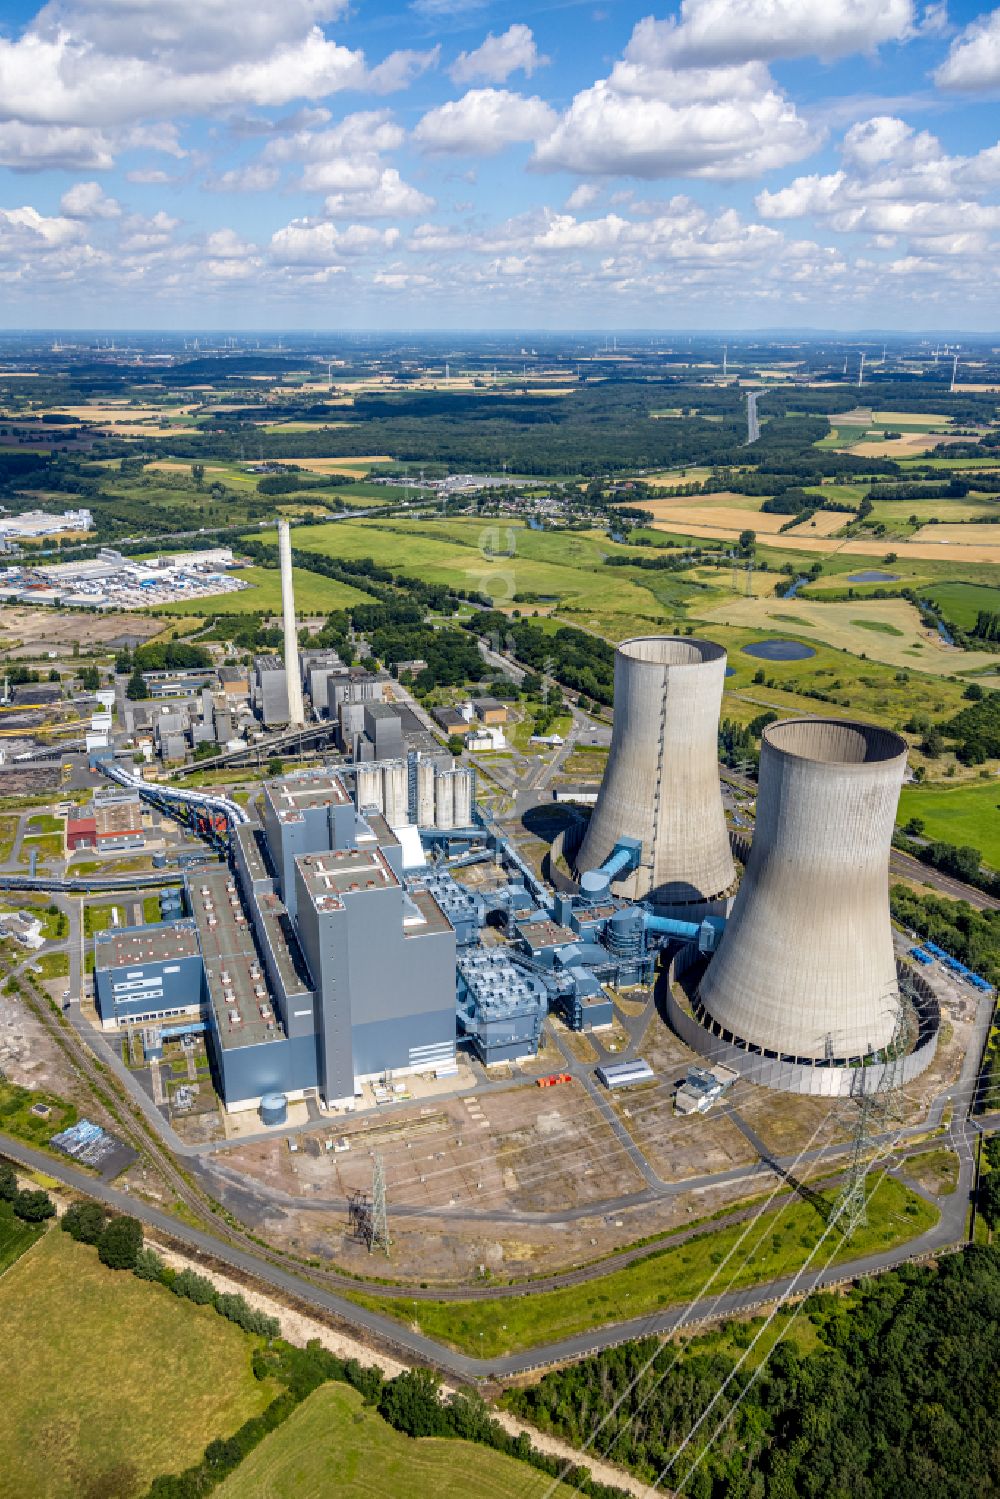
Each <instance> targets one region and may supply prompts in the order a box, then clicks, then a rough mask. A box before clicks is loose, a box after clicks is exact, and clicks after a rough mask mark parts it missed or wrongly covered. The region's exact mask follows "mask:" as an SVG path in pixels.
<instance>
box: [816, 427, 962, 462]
mask: <svg viewBox="0 0 1000 1499" xmlns="http://www.w3.org/2000/svg"><path fill="white" fill-rule="evenodd" d="M966 441H968V439H967V438H964V437H945V436H943V435H942V434H941V433H940V432H903V433H902V434H901V436H899V437H894V438H891V439H890V441H889V442H886V441H885V439H884V438H883V437H881V436H879V437H862V438H861V439H860V440H859V441H858V442H856V443H853V444H852V445H851V446H849V447H844V448H835V449H834V452H836V453H854V454H855V456H856V457H859V458H914V457H917V456H919V455H920V454H921V453H929V452H930V451H931V449H932V448H936V447H937V446H938V445H939V444H940V443H950V442H966Z"/></svg>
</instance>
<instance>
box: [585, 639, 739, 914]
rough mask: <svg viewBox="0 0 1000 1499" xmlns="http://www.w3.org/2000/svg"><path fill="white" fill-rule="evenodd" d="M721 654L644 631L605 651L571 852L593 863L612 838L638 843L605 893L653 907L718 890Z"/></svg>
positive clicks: (723, 844)
mask: <svg viewBox="0 0 1000 1499" xmlns="http://www.w3.org/2000/svg"><path fill="white" fill-rule="evenodd" d="M725 677H726V653H725V651H724V650H723V648H722V647H721V646H719V645H714V644H713V643H712V642H711V641H709V640H694V639H688V638H686V637H685V638H681V637H677V636H670V635H650V636H643V637H639V638H638V639H635V640H624V641H622V643H621V645H619V647H618V649H617V651H616V652H615V714H614V729H613V731H612V735H611V753H610V755H609V756H608V764H607V768H606V770H605V772H604V780H603V782H602V783H601V790H600V795H599V796H598V798H597V805H596V807H595V808H594V812H593V816H592V817H591V819H590V825H589V827H588V829H587V832H586V834H585V836H584V839H583V843H582V844H581V846H580V851H579V853H578V854H577V856H576V873H577V874H578V875H580V874H583V873H584V872H586V871H587V870H593V869H597V868H598V867H599V866H600V865H602V864H603V863H604V862H605V861H606V860H607V859H608V858H609V857H610V856H611V854H612V853H613V852H614V851H615V847H616V845H617V844H618V842H619V840H620V839H623V838H625V839H630V840H635V841H637V842H639V843H641V852H640V853H639V855H638V864H637V865H636V863H635V861H634V860H633V861H631V863H630V865H629V869H628V872H626V873H625V874H623V875H622V877H621V878H620V879H613V887H614V890H615V893H617V894H619V895H627V896H630V897H632V898H633V899H640V900H641V899H648V900H650V901H652V902H653V903H654V904H656V905H657V906H660V907H667V908H671V909H673V908H683V907H692V906H699V905H701V906H703V905H705V904H706V903H708V902H712V901H717V900H719V899H721V898H722V897H723V896H725V895H726V894H727V893H728V892H729V890H730V887H731V886H732V884H733V881H734V878H735V869H734V866H733V859H732V855H731V853H730V851H729V834H728V832H727V830H726V819H725V813H724V812H723V809H722V794H721V790H720V787H719V753H718V731H719V710H720V707H721V704H722V688H723V683H724V682H725Z"/></svg>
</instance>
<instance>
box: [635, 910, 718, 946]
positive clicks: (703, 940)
mask: <svg viewBox="0 0 1000 1499" xmlns="http://www.w3.org/2000/svg"><path fill="white" fill-rule="evenodd" d="M642 924H643V926H644V927H645V929H646V931H647V932H648V933H651V934H652V935H653V936H659V937H678V938H680V939H681V940H683V941H686V942H695V941H697V943H698V950H699V952H714V951H715V949H716V947H717V946H718V945H719V938H720V937H721V936H722V933H723V931H724V929H725V925H726V918H725V917H724V916H706V917H705V919H704V921H675V920H673V919H672V918H671V917H669V916H654V915H653V913H652V911H647V910H646V909H645V908H644V909H643V913H642Z"/></svg>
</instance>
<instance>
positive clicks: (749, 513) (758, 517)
mask: <svg viewBox="0 0 1000 1499" xmlns="http://www.w3.org/2000/svg"><path fill="white" fill-rule="evenodd" d="M705 498H706V500H707V499H708V498H711V499H712V500H714V501H715V502H716V503H715V504H713V505H712V506H711V507H708V506H706V505H705V504H703V503H702V502H701V501H700V500H697V499H690V498H687V497H685V498H683V499H678V500H647V501H646V502H645V503H644V504H643V509H644V510H651V511H652V513H653V517H654V523H655V524H657V526H658V527H660V529H662V526H661V523H665V524H670V525H673V526H674V527H680V528H681V529H682V530H683V529H686V528H687V527H688V526H689V525H695V526H701V525H708V526H711V527H712V534H713V535H720V536H728V535H729V534H733V535H735V536H738V535H739V533H740V532H741V531H746V530H750V531H758V532H764V533H765V534H767V535H773V534H774V533H775V532H777V531H780V530H781V528H782V526H783V525H784V524H785V523H786V521H787V520H788V516H787V515H767V514H765V513H764V512H763V511H760V510H754V509H753V508H752V507H750V506H746V507H744V506H742V505H739V504H737V503H734V502H736V501H739V500H743V499H749V498H750V496H745V495H736V494H734V495H721V494H716V495H712V496H707V495H706V497H705ZM727 500H728V501H729V502H730V503H728V504H726V503H721V504H720V503H719V501H723V502H724V501H727ZM758 504H759V501H758ZM696 534H697V533H696Z"/></svg>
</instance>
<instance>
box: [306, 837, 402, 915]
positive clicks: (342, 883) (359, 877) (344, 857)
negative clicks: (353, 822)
mask: <svg viewBox="0 0 1000 1499" xmlns="http://www.w3.org/2000/svg"><path fill="white" fill-rule="evenodd" d="M295 863H296V865H297V866H298V868H299V870H300V872H301V874H302V879H303V881H304V883H305V887H306V890H307V892H308V893H309V895H310V896H311V897H312V900H313V904H314V905H315V906H316V909H317V910H320V911H322V910H336V909H338V908H342V907H343V904H344V902H343V896H345V895H355V894H358V893H359V892H360V891H362V890H385V889H388V888H390V887H391V886H393V885H395V886H396V887H397V888H402V887H401V886H400V882H399V880H398V879H397V877H396V875H395V874H394V873H393V870H392V868H391V866H390V865H389V862H388V860H387V859H386V857H385V854H383V852H382V850H381V849H379V848H373V849H359V848H344V849H334V850H333V851H332V853H325V854H302V855H301V856H300V857H299V858H297V859H296V861H295Z"/></svg>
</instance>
